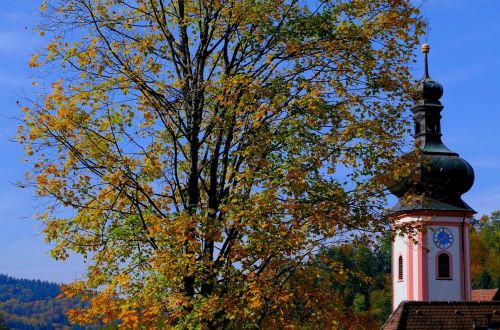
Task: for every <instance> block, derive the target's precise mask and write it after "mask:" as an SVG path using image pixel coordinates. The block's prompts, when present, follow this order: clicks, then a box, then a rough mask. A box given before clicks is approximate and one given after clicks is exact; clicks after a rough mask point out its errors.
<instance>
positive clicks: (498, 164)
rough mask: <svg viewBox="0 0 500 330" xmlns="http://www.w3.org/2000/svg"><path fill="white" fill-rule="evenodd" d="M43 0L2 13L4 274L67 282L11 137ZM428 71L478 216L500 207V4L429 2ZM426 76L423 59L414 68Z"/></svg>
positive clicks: (25, 91)
mask: <svg viewBox="0 0 500 330" xmlns="http://www.w3.org/2000/svg"><path fill="white" fill-rule="evenodd" d="M40 3H41V1H40V0H24V1H5V0H4V1H2V11H1V12H0V109H1V110H0V111H1V114H0V150H1V152H2V157H0V213H1V217H0V273H6V274H9V275H12V276H16V277H24V278H39V279H45V280H51V281H57V282H67V281H71V280H74V279H76V278H77V277H78V276H80V275H81V274H82V270H83V266H82V263H81V261H80V260H78V259H77V258H70V260H69V261H66V262H56V261H54V260H51V259H50V257H49V255H48V252H47V251H48V249H49V246H48V245H47V244H46V243H45V242H44V241H43V237H42V236H41V235H40V234H38V232H39V229H40V226H39V224H37V223H36V222H35V221H34V220H33V219H32V217H31V216H32V214H33V213H34V207H35V205H36V203H37V202H36V200H35V199H34V198H33V196H32V194H31V193H30V192H29V191H25V190H20V189H18V188H16V187H15V186H14V185H13V184H12V183H13V182H15V181H17V180H20V179H22V177H23V173H24V172H25V171H26V170H27V167H26V165H25V164H23V163H22V162H21V161H20V160H21V158H22V157H23V152H22V150H21V148H20V147H19V146H18V145H16V144H15V143H12V142H10V141H9V139H10V138H11V137H12V136H14V135H15V131H16V128H17V125H18V124H17V122H16V121H15V120H13V119H12V118H14V117H16V116H20V113H19V109H18V106H17V105H16V100H18V99H20V98H22V96H23V95H30V93H32V90H31V79H30V78H29V77H30V75H31V74H33V72H30V70H29V69H28V65H27V63H28V60H29V57H30V55H31V53H32V52H33V49H35V48H36V47H40V46H41V45H42V44H43V41H42V40H41V38H39V37H38V36H37V34H36V33H34V32H33V27H34V25H35V23H36V20H37V18H36V12H37V8H38V6H39V5H40ZM422 11H423V14H424V15H425V17H426V19H427V21H428V23H429V26H430V29H429V31H428V34H427V37H426V38H425V40H424V41H426V42H428V43H429V44H430V46H431V52H430V55H429V61H430V63H429V64H430V74H431V76H432V77H433V78H434V79H436V80H438V81H440V82H441V83H442V84H443V85H444V96H443V97H442V99H441V101H442V103H443V105H444V106H445V109H444V110H443V112H442V115H443V119H442V130H443V134H444V135H443V141H444V143H445V144H446V145H447V146H448V147H449V148H450V149H452V150H453V151H455V152H458V153H459V154H460V156H461V157H463V158H464V159H466V160H467V161H469V163H471V165H472V166H473V167H474V170H475V174H476V180H475V183H474V186H473V188H472V189H471V190H470V191H469V192H468V193H467V194H465V195H464V200H465V201H466V202H467V203H468V204H469V205H470V206H472V207H473V208H474V209H475V210H476V211H478V215H481V214H487V213H490V212H491V211H493V210H496V209H500V97H499V96H500V19H499V17H500V2H499V1H494V0H475V1H470V0H428V1H426V2H424V3H423V4H422ZM412 72H413V73H414V75H415V77H416V78H420V77H421V76H422V65H421V63H417V64H415V66H414V67H413V68H412Z"/></svg>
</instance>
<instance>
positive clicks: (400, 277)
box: [398, 256, 403, 281]
mask: <svg viewBox="0 0 500 330" xmlns="http://www.w3.org/2000/svg"><path fill="white" fill-rule="evenodd" d="M398 280H400V281H402V280H403V257H402V256H399V259H398Z"/></svg>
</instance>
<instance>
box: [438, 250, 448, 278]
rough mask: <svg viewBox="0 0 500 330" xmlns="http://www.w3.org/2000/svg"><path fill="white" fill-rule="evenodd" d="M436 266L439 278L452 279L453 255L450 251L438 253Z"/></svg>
mask: <svg viewBox="0 0 500 330" xmlns="http://www.w3.org/2000/svg"><path fill="white" fill-rule="evenodd" d="M436 266H437V267H436V270H437V278H438V279H451V257H450V255H449V254H448V253H445V252H441V253H440V254H438V256H437V265H436Z"/></svg>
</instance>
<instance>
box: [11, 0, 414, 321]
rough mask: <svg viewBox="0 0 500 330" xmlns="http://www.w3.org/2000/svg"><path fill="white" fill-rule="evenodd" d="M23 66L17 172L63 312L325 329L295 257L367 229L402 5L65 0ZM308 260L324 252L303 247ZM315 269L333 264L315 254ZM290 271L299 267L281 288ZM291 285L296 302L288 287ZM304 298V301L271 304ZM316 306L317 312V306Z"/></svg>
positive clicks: (323, 300)
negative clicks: (33, 82)
mask: <svg viewBox="0 0 500 330" xmlns="http://www.w3.org/2000/svg"><path fill="white" fill-rule="evenodd" d="M42 11H43V12H44V23H43V24H42V25H41V26H40V33H41V34H42V35H44V36H45V37H47V38H50V42H49V43H48V46H47V48H46V50H43V51H40V52H39V53H37V54H35V55H34V56H33V58H32V59H31V61H30V66H32V67H35V68H38V70H40V72H42V73H43V72H50V73H51V75H49V76H48V78H47V79H50V77H51V76H53V75H54V74H55V75H56V76H57V78H60V79H57V80H56V81H54V82H53V83H51V84H48V85H49V86H48V87H47V88H46V89H45V90H44V91H41V92H40V94H39V98H37V99H35V100H34V101H33V102H31V103H29V104H27V105H26V106H25V107H23V111H24V112H25V117H24V124H23V125H22V126H21V127H20V129H19V141H20V142H21V143H22V144H24V146H25V149H26V153H27V155H28V156H29V158H30V160H31V162H32V164H33V166H32V170H31V172H30V173H29V174H28V179H27V180H28V181H29V182H31V183H32V184H33V185H34V186H35V187H36V192H37V194H38V195H40V196H41V197H42V198H43V199H44V200H45V201H46V202H47V203H48V204H47V207H46V208H44V209H43V210H41V212H40V214H39V218H40V220H41V221H43V222H44V224H45V227H44V233H45V234H46V237H47V240H48V241H50V242H52V243H54V244H55V245H54V248H53V249H52V255H53V256H54V257H55V258H57V259H65V258H67V257H68V256H69V253H70V252H71V251H72V252H73V253H78V254H81V255H83V256H84V257H85V258H86V259H87V262H88V268H87V274H86V275H87V276H86V278H85V279H84V280H81V281H76V282H74V283H72V284H70V285H68V286H66V287H65V294H66V295H67V296H69V297H72V296H81V297H82V299H83V300H87V301H89V302H88V306H89V308H87V309H85V310H83V311H81V312H74V313H73V314H71V315H70V318H71V319H72V320H73V321H75V322H80V323H91V322H97V320H101V321H102V322H104V323H109V322H113V321H115V320H120V325H121V326H123V327H124V328H130V327H139V326H145V327H148V326H155V325H157V326H158V325H160V324H163V325H167V326H170V327H179V328H194V327H197V326H201V327H212V328H214V327H238V328H241V327H249V328H252V327H259V326H266V327H272V326H273V325H277V324H289V325H290V326H291V327H293V326H304V325H307V324H309V325H311V324H313V325H318V326H320V325H322V324H323V325H325V326H326V325H332V324H335V322H338V318H337V316H336V315H338V313H340V311H339V308H338V306H336V305H335V303H334V302H335V301H337V300H336V298H335V297H333V296H328V295H327V294H325V293H324V291H323V290H320V289H319V288H318V287H317V286H315V285H316V284H317V283H316V284H315V276H314V271H315V269H316V268H318V269H317V270H316V271H318V272H319V271H322V270H321V269H319V267H317V264H316V261H315V260H316V259H315V258H313V257H314V255H315V253H316V252H317V251H319V249H321V248H325V247H328V246H330V245H333V244H335V242H336V241H338V240H339V239H346V237H345V235H346V234H347V233H349V234H354V235H359V234H363V232H364V231H367V230H380V229H381V228H383V227H384V226H386V225H387V222H388V220H387V218H384V217H383V214H381V212H380V206H381V202H382V201H383V199H384V196H385V192H384V183H386V182H387V180H388V177H389V176H390V173H389V171H387V169H388V168H389V167H390V166H389V165H390V164H391V162H392V161H393V160H394V158H395V157H396V156H397V155H398V154H399V153H400V151H401V150H400V149H401V145H402V144H403V143H402V138H403V136H404V135H405V130H406V128H407V127H406V121H405V118H404V116H403V114H404V110H405V108H406V106H407V101H408V97H407V95H408V94H409V91H410V87H411V76H410V75H409V72H408V68H407V65H408V63H409V61H410V60H411V56H412V51H413V49H414V46H415V45H416V44H417V42H418V37H419V35H420V34H421V32H422V28H423V23H422V21H421V18H420V16H419V13H418V9H417V8H415V7H414V6H412V4H411V3H410V2H409V1H394V0H369V1H368V0H345V1H321V2H310V3H309V2H300V1H295V0H253V1H250V0H249V1H246V0H239V1H234V0H211V1H210V0H196V1H195V0H175V1H174V0H65V1H57V0H54V1H48V2H46V3H44V4H43V5H42ZM325 264H326V265H328V263H326V261H325V262H324V263H322V265H323V266H322V267H325V266H324V265H325ZM328 267H331V268H332V271H335V269H336V268H335V264H331V265H329V266H328ZM292 274H304V278H303V280H302V281H299V282H294V285H291V284H290V283H291V282H290V281H289V279H290V277H291V276H292ZM299 298H300V299H299ZM303 298H307V299H306V300H307V306H305V307H304V308H306V309H307V311H308V313H302V314H301V316H300V317H295V318H294V317H289V316H290V315H291V314H290V311H292V310H296V306H295V303H296V301H297V299H298V300H300V301H303ZM319 310H322V312H321V313H320V312H317V311H319Z"/></svg>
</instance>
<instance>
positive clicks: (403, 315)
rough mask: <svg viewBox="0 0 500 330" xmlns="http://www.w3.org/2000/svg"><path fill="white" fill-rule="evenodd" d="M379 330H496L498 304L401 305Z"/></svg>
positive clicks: (499, 324) (499, 325) (499, 320)
mask: <svg viewBox="0 0 500 330" xmlns="http://www.w3.org/2000/svg"><path fill="white" fill-rule="evenodd" d="M381 329H382V330H402V329H408V330H420V329H421V330H427V329H433V330H466V329H467V330H470V329H478V330H479V329H500V301H467V302H460V301H458V302H454V301H432V302H425V301H403V302H401V303H400V304H399V306H398V308H396V310H395V311H394V312H393V313H392V314H391V316H390V317H389V319H388V320H387V322H386V323H385V324H384V325H383V326H382V328H381Z"/></svg>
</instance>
